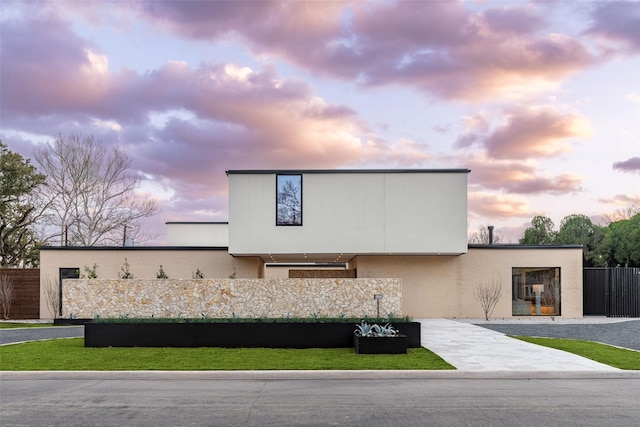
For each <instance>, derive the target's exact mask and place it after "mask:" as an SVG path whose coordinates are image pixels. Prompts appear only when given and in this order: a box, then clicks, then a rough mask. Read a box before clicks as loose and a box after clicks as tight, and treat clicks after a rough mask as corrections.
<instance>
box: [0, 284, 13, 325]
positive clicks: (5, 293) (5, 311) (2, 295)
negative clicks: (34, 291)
mask: <svg viewBox="0 0 640 427" xmlns="http://www.w3.org/2000/svg"><path fill="white" fill-rule="evenodd" d="M13 289H14V285H13V279H11V277H9V276H7V275H6V274H2V275H0V306H2V318H3V319H8V318H9V312H10V311H11V303H12V302H13Z"/></svg>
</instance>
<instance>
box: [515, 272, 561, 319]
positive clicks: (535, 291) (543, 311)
mask: <svg viewBox="0 0 640 427" xmlns="http://www.w3.org/2000/svg"><path fill="white" fill-rule="evenodd" d="M511 286H512V291H513V292H512V298H511V300H512V301H511V303H512V315H514V316H559V315H560V268H559V267H539V268H532V267H517V268H513V270H512V276H511Z"/></svg>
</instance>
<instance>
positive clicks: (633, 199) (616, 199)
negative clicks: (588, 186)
mask: <svg viewBox="0 0 640 427" xmlns="http://www.w3.org/2000/svg"><path fill="white" fill-rule="evenodd" d="M598 201H599V202H602V203H606V204H610V205H616V206H630V205H640V194H639V195H637V196H631V195H629V194H616V195H615V196H613V197H611V198H601V199H598Z"/></svg>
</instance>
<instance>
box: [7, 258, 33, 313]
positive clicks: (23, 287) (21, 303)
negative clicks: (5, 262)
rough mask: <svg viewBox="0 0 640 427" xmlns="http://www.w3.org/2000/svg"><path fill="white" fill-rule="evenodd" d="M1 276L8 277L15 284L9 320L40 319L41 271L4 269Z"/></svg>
mask: <svg viewBox="0 0 640 427" xmlns="http://www.w3.org/2000/svg"><path fill="white" fill-rule="evenodd" d="M0 275H3V276H6V277H8V278H9V280H11V282H12V283H13V298H12V299H11V305H10V309H9V318H10V319H38V318H40V269H38V268H2V269H0ZM1 314H2V313H0V315H1ZM0 317H1V316H0Z"/></svg>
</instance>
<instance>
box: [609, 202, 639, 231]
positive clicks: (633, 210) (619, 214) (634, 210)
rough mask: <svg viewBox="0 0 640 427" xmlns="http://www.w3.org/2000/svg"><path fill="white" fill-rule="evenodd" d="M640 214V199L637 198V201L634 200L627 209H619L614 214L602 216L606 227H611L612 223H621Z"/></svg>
mask: <svg viewBox="0 0 640 427" xmlns="http://www.w3.org/2000/svg"><path fill="white" fill-rule="evenodd" d="M639 213H640V198H637V199H632V200H631V203H630V204H629V205H628V206H627V207H625V208H621V209H618V210H617V211H615V212H613V213H608V214H604V215H602V220H603V221H604V223H605V224H606V225H609V224H611V223H612V222H617V221H621V220H623V219H630V218H632V217H633V216H635V215H637V214H639Z"/></svg>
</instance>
